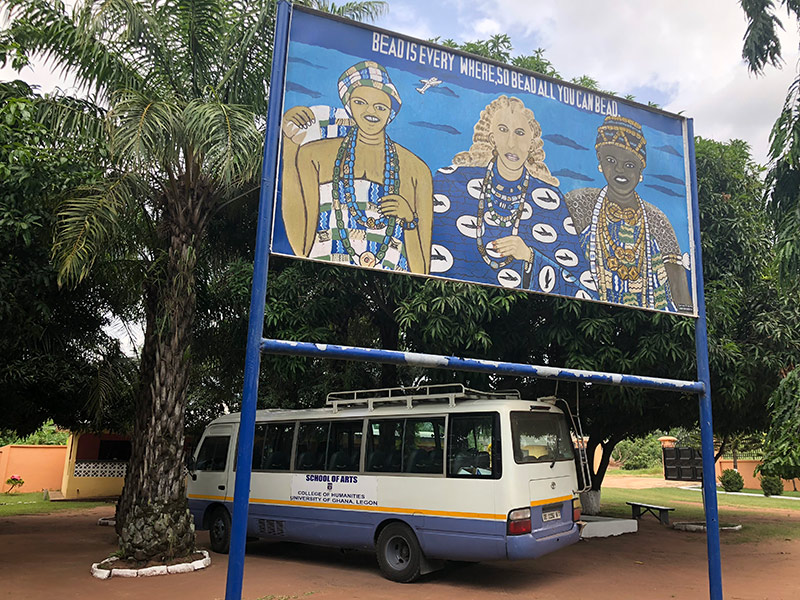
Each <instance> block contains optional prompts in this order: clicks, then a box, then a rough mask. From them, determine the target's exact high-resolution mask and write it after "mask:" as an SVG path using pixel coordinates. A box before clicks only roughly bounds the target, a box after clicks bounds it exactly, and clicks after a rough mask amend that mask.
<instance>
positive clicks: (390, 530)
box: [378, 523, 422, 583]
mask: <svg viewBox="0 0 800 600" xmlns="http://www.w3.org/2000/svg"><path fill="white" fill-rule="evenodd" d="M421 560H422V550H421V549H420V547H419V542H418V541H417V536H415V535H414V532H413V531H411V529H410V528H409V527H408V526H407V525H405V524H403V523H391V524H390V525H387V526H386V527H385V528H384V530H383V531H381V533H380V535H379V536H378V565H379V566H380V568H381V572H382V573H383V575H384V577H386V579H390V580H392V581H396V582H398V583H411V582H412V581H415V580H416V579H417V578H418V577H419V570H420V562H421Z"/></svg>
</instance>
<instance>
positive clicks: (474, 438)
mask: <svg viewBox="0 0 800 600" xmlns="http://www.w3.org/2000/svg"><path fill="white" fill-rule="evenodd" d="M498 429H499V428H498V427H497V415H496V414H478V415H451V416H450V430H449V435H448V443H447V449H448V450H447V453H448V457H447V475H448V476H450V477H480V478H484V477H485V478H488V479H497V478H498V477H499V476H500V440H499V437H498V435H497V434H498Z"/></svg>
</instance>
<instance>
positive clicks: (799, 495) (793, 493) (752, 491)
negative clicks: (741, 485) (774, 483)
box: [739, 488, 800, 498]
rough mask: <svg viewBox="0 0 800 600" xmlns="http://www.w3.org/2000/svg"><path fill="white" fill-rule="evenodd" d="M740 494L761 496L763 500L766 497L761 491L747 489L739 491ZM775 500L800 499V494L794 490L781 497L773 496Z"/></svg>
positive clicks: (784, 493)
mask: <svg viewBox="0 0 800 600" xmlns="http://www.w3.org/2000/svg"><path fill="white" fill-rule="evenodd" d="M739 493H740V494H753V495H754V496H761V497H762V498H763V497H764V492H762V491H761V489H757V490H754V489H748V488H745V489H743V490H739ZM773 498H800V492H795V491H794V490H791V491H789V492H783V493H782V494H781V495H780V496H773Z"/></svg>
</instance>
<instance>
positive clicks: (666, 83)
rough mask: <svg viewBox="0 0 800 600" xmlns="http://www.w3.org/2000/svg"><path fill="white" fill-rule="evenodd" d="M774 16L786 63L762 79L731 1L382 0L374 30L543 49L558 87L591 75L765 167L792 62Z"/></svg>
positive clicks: (791, 40)
mask: <svg viewBox="0 0 800 600" xmlns="http://www.w3.org/2000/svg"><path fill="white" fill-rule="evenodd" d="M779 16H780V17H781V18H782V20H783V21H784V26H785V28H786V29H785V31H784V32H783V33H782V35H781V46H782V49H783V57H784V63H785V64H784V65H783V68H781V69H776V68H774V67H770V68H768V69H767V71H766V74H765V75H764V76H761V77H756V76H754V75H752V74H750V73H749V72H748V70H747V67H746V66H745V64H744V62H743V60H742V58H741V54H742V38H743V37H744V33H745V30H746V27H747V23H746V20H745V17H744V13H743V12H742V9H741V7H740V5H739V2H738V1H737V0H647V1H646V2H645V1H643V0H638V1H637V0H606V1H604V2H595V1H592V0H482V1H481V2H475V1H472V0H435V1H433V2H432V1H431V0H389V12H388V14H387V15H386V16H384V17H381V18H380V19H379V20H378V21H376V23H375V24H376V25H378V26H379V27H383V28H385V29H389V30H392V31H396V32H398V33H403V34H406V35H410V36H412V37H417V38H421V39H430V38H434V37H437V36H438V37H440V38H441V39H447V38H452V39H454V40H455V41H457V42H465V41H472V40H477V39H487V38H489V37H490V36H492V35H494V34H498V33H506V34H508V35H509V36H510V38H511V42H512V44H513V46H514V50H513V51H512V56H516V55H518V54H531V53H532V52H533V51H534V50H536V49H537V48H544V49H545V57H546V58H547V59H549V60H550V61H551V62H552V63H553V65H554V66H555V68H556V69H557V70H558V71H559V72H560V73H561V75H562V77H564V78H565V79H571V78H572V77H578V76H581V75H589V76H590V77H593V78H594V79H596V80H597V81H598V82H599V84H600V87H601V89H604V90H613V91H614V92H615V93H616V94H618V95H620V96H623V95H625V94H633V95H635V97H636V100H637V101H639V102H642V103H645V104H646V103H647V102H648V101H652V102H656V103H658V104H659V105H660V106H661V108H663V109H664V110H667V111H669V112H673V113H680V114H683V115H685V116H688V117H692V118H693V119H694V127H695V134H696V135H700V136H703V137H706V138H712V139H715V140H718V141H728V140H730V139H742V140H745V141H746V142H747V143H749V144H750V147H751V150H752V155H753V158H754V159H755V160H756V161H757V162H759V163H762V164H764V163H766V162H767V153H768V148H769V132H770V129H771V127H772V124H773V123H774V121H775V119H776V118H777V116H778V113H779V112H780V110H781V108H782V106H783V101H784V99H785V97H786V90H787V89H788V87H789V85H790V84H791V82H792V81H793V80H794V77H795V76H796V73H797V66H798V60H799V59H800V52H798V42H799V41H800V36H798V32H797V26H796V22H795V21H792V20H791V19H789V18H787V17H786V15H785V14H783V13H781V14H779Z"/></svg>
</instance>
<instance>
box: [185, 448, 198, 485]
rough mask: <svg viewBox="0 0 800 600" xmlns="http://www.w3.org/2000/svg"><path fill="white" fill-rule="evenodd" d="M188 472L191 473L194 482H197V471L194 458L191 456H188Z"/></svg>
mask: <svg viewBox="0 0 800 600" xmlns="http://www.w3.org/2000/svg"><path fill="white" fill-rule="evenodd" d="M186 470H187V471H189V475H191V476H192V481H197V474H196V473H195V471H196V470H197V469H196V468H195V464H194V456H192V455H191V454H187V455H186Z"/></svg>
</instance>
